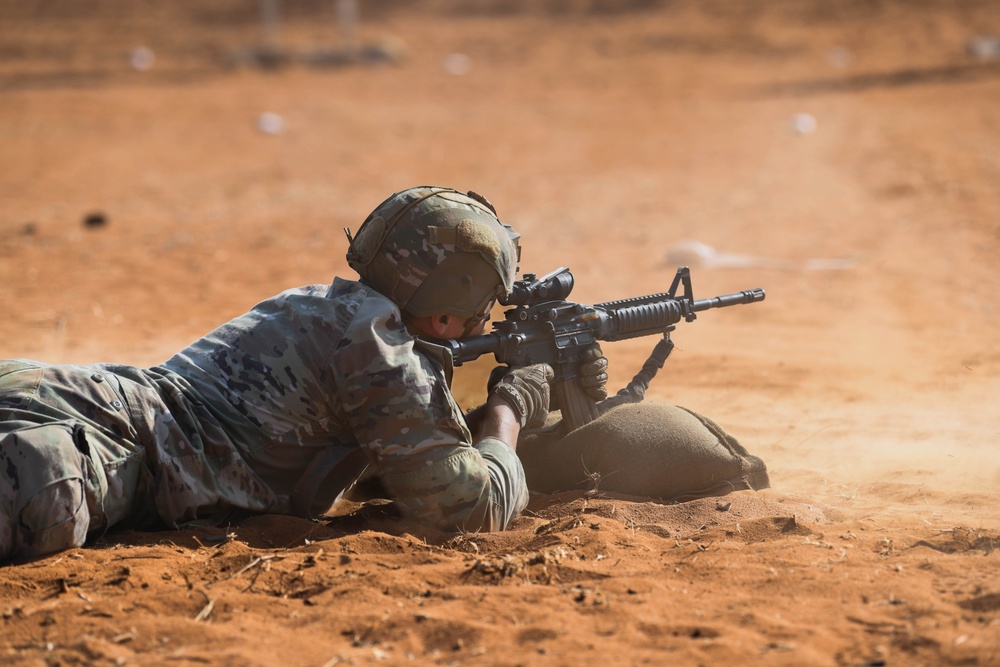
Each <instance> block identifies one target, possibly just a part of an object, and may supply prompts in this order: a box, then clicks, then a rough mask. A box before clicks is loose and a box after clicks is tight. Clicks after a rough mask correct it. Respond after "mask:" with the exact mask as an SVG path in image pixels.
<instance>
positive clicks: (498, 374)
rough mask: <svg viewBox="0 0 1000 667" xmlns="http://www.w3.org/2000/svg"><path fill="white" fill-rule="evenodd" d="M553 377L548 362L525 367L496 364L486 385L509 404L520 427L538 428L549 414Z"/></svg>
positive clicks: (543, 423)
mask: <svg viewBox="0 0 1000 667" xmlns="http://www.w3.org/2000/svg"><path fill="white" fill-rule="evenodd" d="M553 377H555V373H553V372H552V367H551V366H549V365H548V364H535V365H533V366H525V367H524V368H508V367H507V366H497V367H496V368H494V369H493V372H492V373H490V379H489V382H488V383H487V385H486V386H487V389H488V391H489V393H490V394H491V395H492V394H497V395H498V396H500V398H502V399H503V400H505V401H506V402H507V403H508V404H509V405H510V407H511V409H512V410H514V415H515V416H516V417H517V420H518V421H519V422H520V424H521V428H538V427H541V426H544V425H545V418H546V417H548V414H549V396H550V394H551V382H552V378H553Z"/></svg>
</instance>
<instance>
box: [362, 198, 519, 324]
mask: <svg viewBox="0 0 1000 667" xmlns="http://www.w3.org/2000/svg"><path fill="white" fill-rule="evenodd" d="M344 231H345V232H346V233H347V238H348V241H349V242H350V249H349V250H348V253H347V263H348V264H349V265H350V266H351V268H352V269H354V270H355V271H357V272H358V275H360V276H361V278H362V279H364V280H365V281H366V282H367V283H369V284H370V285H371V286H372V287H374V288H375V289H376V290H378V291H379V292H381V293H382V294H383V295H385V296H386V297H388V298H389V299H391V300H392V301H393V302H394V303H395V304H396V305H397V306H399V308H400V310H402V311H404V312H406V313H408V314H409V315H412V316H416V317H423V316H425V315H432V314H437V313H446V314H450V315H456V316H459V317H463V318H466V319H469V318H474V317H477V316H481V315H482V314H483V312H484V310H485V309H486V308H487V307H488V305H489V304H490V302H491V301H492V300H494V299H496V298H498V297H500V296H503V295H505V294H507V293H508V292H509V291H510V288H511V286H512V285H513V283H514V279H515V277H516V273H517V262H518V256H519V254H520V247H519V246H518V234H517V233H516V232H514V230H513V229H511V227H510V226H509V225H506V224H504V223H502V222H500V220H499V218H498V217H497V215H496V210H495V209H494V208H493V205H492V204H490V203H489V202H488V201H487V200H486V199H485V198H484V197H482V195H478V194H476V193H474V192H469V193H468V194H462V193H461V192H459V191H457V190H453V189H451V188H441V187H431V186H421V187H416V188H410V189H408V190H403V191H402V192H397V193H396V194H394V195H392V196H391V197H389V198H388V199H386V200H385V201H384V202H382V203H381V204H380V205H379V206H378V207H377V208H376V209H375V210H374V211H372V212H371V214H370V215H369V216H368V218H367V219H366V220H365V221H364V223H362V225H361V228H360V229H359V230H358V233H357V234H356V235H355V236H353V237H352V236H351V232H350V230H349V229H348V230H344Z"/></svg>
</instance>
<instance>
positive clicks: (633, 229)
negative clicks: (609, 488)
mask: <svg viewBox="0 0 1000 667" xmlns="http://www.w3.org/2000/svg"><path fill="white" fill-rule="evenodd" d="M998 183H1000V6H998V5H997V3H996V2H992V1H976V0H967V1H963V2H948V1H945V0H940V1H935V0H910V1H904V0H879V1H876V0H865V1H862V0H827V1H822V0H777V1H768V2H765V1H763V0H740V1H731V0H706V1H702V2H695V1H693V0H687V1H685V0H673V1H671V0H621V1H617V2H616V1H613V0H530V1H529V0H468V1H465V2H455V1H449V0H412V1H408V2H402V1H398V2H397V1H391V0H380V1H378V2H376V1H374V0H356V1H355V2H349V1H345V0H340V1H338V0H322V1H321V0H215V1H213V2H211V3H205V2H197V1H195V0H172V1H170V2H160V3H137V2H130V1H127V0H90V1H80V0H38V1H36V2H30V3H28V2H17V1H14V0H2V1H0V202H2V207H0V308H2V311H3V314H4V317H3V318H2V319H0V356H2V357H30V358H38V359H42V360H45V361H53V362H56V361H71V362H81V363H82V362H95V361H119V362H127V363H133V364H139V365H147V364H155V363H158V362H160V361H162V360H163V359H165V358H167V357H169V356H170V355H171V354H173V352H175V351H176V350H178V349H180V348H181V347H183V346H184V345H186V344H187V343H189V342H190V341H192V340H194V339H195V338H197V337H198V336H200V335H202V334H204V333H205V332H207V331H209V330H210V329H212V328H213V327H215V326H216V325H218V324H221V323H222V322H224V321H226V320H227V319H229V318H231V317H233V316H236V315H238V314H240V313H242V312H244V311H245V310H247V309H248V308H250V307H251V306H253V304H254V303H256V302H258V301H260V300H262V299H264V298H266V297H268V296H271V295H272V294H274V293H277V292H279V291H281V290H283V289H285V288H288V287H292V286H297V285H302V284H308V283H326V282H329V281H330V280H331V279H332V277H333V276H334V275H344V276H350V272H349V269H348V268H347V267H346V264H345V262H344V261H343V255H344V252H345V251H346V241H345V240H344V234H343V228H344V227H351V228H353V229H357V227H358V226H359V225H360V223H361V221H363V220H364V218H365V217H366V215H367V213H368V212H369V211H370V210H372V209H373V208H374V207H375V206H376V205H377V204H378V203H379V202H380V201H382V200H383V199H384V198H385V197H386V196H388V195H389V194H391V193H392V192H395V191H398V190H401V189H404V188H407V187H410V186H414V185H422V184H433V185H447V186H451V187H455V188H458V189H463V190H464V189H473V190H476V191H478V192H481V193H482V194H484V195H485V196H487V197H488V198H489V199H490V200H491V201H492V202H493V203H494V204H495V205H496V207H497V209H498V211H499V213H500V215H501V218H503V219H504V220H505V221H507V222H509V223H511V224H513V225H514V226H515V227H516V228H517V229H518V230H519V231H520V232H521V233H522V235H523V243H524V254H523V261H522V267H521V268H522V270H523V271H534V272H538V273H545V272H547V271H549V270H551V269H553V268H555V267H557V266H563V265H565V266H569V267H570V268H571V269H572V270H573V272H574V274H575V276H576V284H577V287H576V290H575V291H574V295H573V296H574V297H575V298H576V299H577V300H579V301H582V302H584V303H596V302H600V301H607V300H611V299H617V298H624V297H627V296H637V295H641V294H649V293H653V292H659V291H663V290H664V289H666V287H667V286H668V285H669V281H670V279H671V277H672V276H673V272H674V270H675V269H676V267H677V266H678V265H681V264H686V265H690V266H691V267H692V271H693V274H694V289H695V296H696V298H701V297H707V296H711V295H715V294H722V293H728V292H734V291H738V290H741V289H749V288H754V287H763V288H765V289H766V290H767V293H768V297H767V301H765V302H764V303H763V304H758V305H754V306H751V307H740V308H731V309H726V310H724V311H716V312H712V313H707V314H705V315H703V316H702V317H700V318H699V319H698V321H697V322H695V323H692V324H685V325H682V326H681V329H680V331H678V332H677V334H675V336H674V338H675V340H676V341H677V343H678V350H677V352H675V355H674V357H672V358H671V360H670V362H669V365H668V367H667V369H666V370H664V371H663V374H662V376H661V377H660V378H658V379H657V380H656V381H655V383H654V385H653V393H654V396H655V397H657V398H659V399H662V400H668V401H671V402H678V403H681V404H684V405H687V406H689V407H692V408H694V409H698V410H700V411H702V412H705V413H706V414H709V415H711V416H713V417H714V418H716V419H717V420H719V421H720V422H722V423H723V424H724V425H725V426H727V427H728V428H730V429H731V430H732V431H733V432H734V433H737V434H738V435H739V436H740V437H741V438H742V439H743V440H744V442H745V444H747V445H748V446H749V447H750V448H751V450H753V451H754V452H755V453H761V454H764V455H766V456H765V458H767V459H768V460H769V461H771V462H773V463H772V467H777V469H778V470H783V471H784V473H783V474H784V475H785V479H786V480H790V479H793V478H794V479H795V480H798V481H801V482H802V483H803V484H804V485H810V484H813V483H814V482H815V481H816V478H815V475H813V473H812V472H810V471H814V470H823V471H824V472H823V476H824V479H825V476H826V475H827V473H828V472H829V471H832V470H835V469H837V468H839V467H843V468H844V475H845V477H848V478H849V477H852V476H856V473H857V470H853V471H852V470H851V468H852V466H854V467H856V466H860V465H861V463H860V461H869V460H874V461H876V462H877V463H878V465H876V466H875V468H873V470H877V473H878V474H879V475H884V474H885V472H886V470H889V471H895V470H899V469H900V466H901V465H903V466H904V467H906V466H909V465H911V464H912V465H916V466H917V467H918V468H920V469H923V470H939V469H940V468H942V467H949V468H950V469H951V470H953V472H954V480H953V481H955V482H956V483H961V481H962V480H969V479H973V480H977V481H978V482H982V483H983V484H985V485H987V486H990V485H997V484H1000V461H998V460H997V454H996V453H995V450H996V448H995V438H996V434H997V432H998V431H1000V416H998V409H997V407H996V401H995V398H994V397H995V395H996V393H997V377H998V376H1000V352H998V350H997V347H996V344H995V340H996V337H997V332H998V327H997V325H998V322H1000V310H998V307H997V305H996V304H997V300H996V294H997V291H998V289H1000V276H998V272H997V268H996V261H997V257H998V252H997V251H998V247H1000V185H998ZM499 315H500V313H499V311H498V312H497V313H496V314H495V316H499ZM653 342H654V341H653V340H650V339H647V340H640V341H628V342H623V343H620V344H609V345H607V346H606V347H605V352H606V353H607V356H608V357H609V359H610V360H611V363H612V385H613V386H614V387H615V388H617V387H618V386H621V385H623V384H625V382H627V380H628V379H629V378H630V377H631V375H632V373H634V372H635V371H636V370H637V369H638V367H639V365H640V364H641V363H642V361H643V359H644V358H645V355H646V354H647V353H648V350H649V349H650V348H651V347H652V344H653ZM486 371H488V366H487V367H486ZM486 371H484V370H482V369H481V368H480V369H479V370H477V371H475V372H469V373H466V374H464V375H463V374H460V379H459V381H458V384H457V385H456V391H457V393H458V394H459V396H460V399H462V400H463V402H465V403H466V404H472V403H475V402H476V401H477V399H478V398H479V394H480V393H481V389H480V387H481V380H482V377H483V376H484V374H485V372H486ZM461 378H465V379H461ZM862 454H863V456H862ZM859 457H860V458H859ZM914 461H916V463H914ZM984 462H985V465H984ZM873 465H874V464H873ZM795 471H800V472H799V474H798V476H796V475H795V474H794V473H795ZM911 478H912V476H911V477H910V478H907V479H911Z"/></svg>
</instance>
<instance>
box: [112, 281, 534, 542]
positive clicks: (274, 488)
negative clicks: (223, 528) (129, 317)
mask: <svg viewBox="0 0 1000 667" xmlns="http://www.w3.org/2000/svg"><path fill="white" fill-rule="evenodd" d="M109 370H112V371H115V369H114V368H109ZM124 370H125V369H118V372H119V375H120V376H121V377H122V379H123V381H126V382H127V378H126V376H127V375H128V373H126V372H123V371H124ZM142 376H143V377H142V378H141V379H140V378H136V380H137V381H138V383H139V384H152V385H154V386H156V387H157V390H158V391H157V393H158V394H159V395H160V396H161V397H162V399H163V400H164V401H165V402H166V403H167V406H168V408H169V410H170V413H171V414H172V415H173V417H174V419H175V420H176V422H177V423H176V427H175V428H171V429H169V430H170V431H173V432H174V435H169V434H166V433H164V434H162V435H161V436H159V437H157V436H156V434H155V432H154V434H153V437H154V439H155V440H156V443H155V445H154V446H155V448H156V450H157V451H156V452H155V455H154V456H153V457H152V458H154V459H157V458H158V459H159V460H158V461H154V470H155V476H156V477H157V478H158V480H157V482H158V483H157V484H156V487H157V493H156V504H157V508H158V510H159V514H160V515H161V516H162V517H163V518H164V519H166V520H167V521H170V522H176V521H179V520H184V519H189V518H193V517H192V516H191V515H192V514H203V513H204V512H205V510H206V508H212V507H213V506H214V507H219V508H225V507H226V506H233V507H242V508H246V509H248V510H251V511H275V512H285V511H291V512H294V513H306V512H307V511H315V510H321V509H325V508H328V507H329V506H330V504H331V503H333V502H335V501H336V500H337V499H339V498H340V497H341V495H342V494H343V493H344V491H345V489H346V488H347V487H349V486H350V485H351V484H352V483H353V482H354V481H356V480H357V479H358V478H359V477H361V476H362V475H364V476H366V477H372V476H375V477H377V478H378V479H379V480H380V481H381V483H382V485H383V486H384V487H385V489H386V490H387V491H388V493H389V495H390V496H391V497H392V498H393V499H394V500H396V501H397V504H398V505H399V506H400V508H401V510H402V511H403V513H404V514H405V515H407V516H409V517H410V518H413V519H416V520H419V521H421V522H423V523H426V524H429V525H432V526H435V527H437V528H440V529H443V530H456V529H461V530H472V531H475V530H500V529H503V528H504V527H506V525H507V524H508V523H509V522H510V520H511V519H512V518H513V517H514V516H515V515H516V514H517V513H518V512H519V511H520V510H521V509H523V508H524V506H525V505H526V503H527V495H528V494H527V487H526V485H525V479H524V472H523V470H522V468H521V464H520V462H519V460H518V458H517V456H516V454H515V452H514V451H513V449H512V448H511V447H508V446H507V445H506V444H504V443H502V442H500V441H498V440H495V439H484V440H482V441H480V442H478V443H476V444H475V446H473V445H472V442H471V440H472V438H471V435H470V433H469V430H468V427H467V426H466V424H465V420H464V418H463V416H462V412H461V410H460V408H459V407H458V405H457V404H456V402H455V400H454V398H453V397H452V395H451V391H450V381H451V359H450V355H449V354H448V353H447V352H446V351H445V350H444V349H443V348H440V347H439V346H435V345H431V344H428V343H425V342H423V341H419V340H417V339H414V337H413V336H412V335H411V334H410V333H409V332H408V331H407V329H406V327H405V326H404V324H403V321H402V318H401V316H400V312H399V310H398V309H397V308H396V306H395V305H394V304H393V303H392V302H391V301H389V300H388V299H386V298H385V297H384V296H382V295H381V294H379V293H378V292H376V291H375V290H373V289H372V288H370V287H368V286H367V285H364V284H362V283H359V282H354V281H348V280H342V279H339V278H338V279H336V280H335V281H334V283H333V284H332V285H329V286H328V285H313V286H308V287H302V288H296V289H291V290H288V291H285V292H283V293H281V294H279V295H277V296H275V297H273V298H271V299H268V300H266V301H264V302H262V303H260V304H258V305H257V306H255V307H254V308H253V309H252V310H251V311H250V312H248V313H246V314H245V315H242V316H240V317H238V318H236V319H234V320H232V321H231V322H229V323H227V324H224V325H223V326H221V327H219V328H218V329H216V330H215V331H213V332H211V333H209V334H208V335H206V336H205V337H203V338H201V339H200V340H198V341H196V342H195V343H193V344H191V345H190V346H189V347H187V348H186V349H184V350H182V351H181V352H179V353H178V354H177V355H175V356H174V357H173V358H171V359H169V360H168V361H167V362H165V363H164V364H162V365H160V366H157V367H154V368H151V369H145V370H144V371H142ZM141 398H142V397H140V399H141ZM139 411H140V412H142V410H141V409H140V410H139ZM177 430H180V431H182V432H183V433H184V435H185V437H183V438H178V437H176V432H177ZM148 449H149V446H148V445H147V450H148Z"/></svg>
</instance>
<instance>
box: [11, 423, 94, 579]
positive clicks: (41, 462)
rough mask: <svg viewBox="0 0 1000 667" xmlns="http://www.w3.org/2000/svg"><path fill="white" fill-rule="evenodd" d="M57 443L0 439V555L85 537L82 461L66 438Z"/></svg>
mask: <svg viewBox="0 0 1000 667" xmlns="http://www.w3.org/2000/svg"><path fill="white" fill-rule="evenodd" d="M39 432H40V429H39V430H38V431H36V434H38V433H39ZM67 435H68V434H67ZM59 444H60V443H57V442H45V443H38V442H32V441H31V439H23V438H21V437H19V436H18V435H13V436H11V437H8V438H6V439H5V440H4V441H3V442H0V560H3V559H7V558H31V557H36V556H43V555H45V554H50V553H54V552H56V551H62V550H64V549H71V548H73V547H79V546H82V545H83V543H84V541H85V540H86V538H87V532H88V530H89V528H90V519H91V516H90V509H89V507H88V503H87V493H86V477H85V475H84V469H83V467H84V466H83V462H82V461H81V458H80V454H79V453H78V452H77V451H76V448H75V447H73V446H72V443H71V442H70V443H69V446H68V447H67V446H65V445H64V446H58V445H59Z"/></svg>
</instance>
